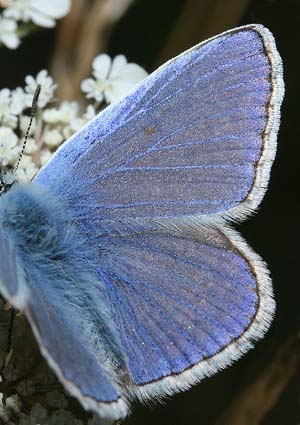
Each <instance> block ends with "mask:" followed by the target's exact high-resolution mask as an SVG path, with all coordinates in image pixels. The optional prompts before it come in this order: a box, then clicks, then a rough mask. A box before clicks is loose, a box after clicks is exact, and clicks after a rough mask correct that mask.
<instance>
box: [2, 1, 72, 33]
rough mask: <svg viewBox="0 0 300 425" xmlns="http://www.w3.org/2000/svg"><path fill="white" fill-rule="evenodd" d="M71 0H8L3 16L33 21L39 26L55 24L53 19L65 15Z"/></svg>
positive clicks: (47, 26) (49, 26)
mask: <svg viewBox="0 0 300 425" xmlns="http://www.w3.org/2000/svg"><path fill="white" fill-rule="evenodd" d="M70 7H71V0H51V1H49V0H10V1H9V7H8V8H7V9H6V10H5V11H4V16H5V17H7V18H12V19H15V20H16V21H23V22H28V21H33V22H34V23H35V24H36V25H39V26H41V27H46V28H51V27H54V26H55V20H56V19H60V18H62V17H63V16H65V15H66V14H67V13H68V12H69V10H70Z"/></svg>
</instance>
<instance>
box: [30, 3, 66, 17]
mask: <svg viewBox="0 0 300 425" xmlns="http://www.w3.org/2000/svg"><path fill="white" fill-rule="evenodd" d="M31 8H32V9H35V10H36V11H37V12H38V13H39V14H41V13H42V14H43V15H47V16H49V18H54V19H59V18H62V17H63V16H65V15H66V14H67V13H68V12H69V11H70V8H71V0H51V1H49V0H31Z"/></svg>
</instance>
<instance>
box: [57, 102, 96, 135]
mask: <svg viewBox="0 0 300 425" xmlns="http://www.w3.org/2000/svg"><path fill="white" fill-rule="evenodd" d="M95 116H96V110H95V108H94V106H93V105H88V106H87V108H86V111H85V113H84V114H83V115H82V117H77V118H75V119H73V120H72V121H71V122H70V127H69V129H70V135H71V134H73V133H75V132H76V131H78V130H80V129H81V128H82V127H83V126H84V125H85V124H86V123H88V122H89V121H90V120H91V119H93V118H94V117H95ZM64 134H65V132H64Z"/></svg>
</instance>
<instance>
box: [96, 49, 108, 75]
mask: <svg viewBox="0 0 300 425" xmlns="http://www.w3.org/2000/svg"><path fill="white" fill-rule="evenodd" d="M110 69H111V58H110V56H108V55H107V54H106V53H102V54H101V55H98V56H96V57H95V59H94V60H93V74H94V76H95V78H96V79H106V78H107V77H108V74H109V71H110Z"/></svg>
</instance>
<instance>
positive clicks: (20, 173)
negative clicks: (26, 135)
mask: <svg viewBox="0 0 300 425" xmlns="http://www.w3.org/2000/svg"><path fill="white" fill-rule="evenodd" d="M0 156H1V154H0ZM36 172H37V167H36V165H35V163H34V162H33V161H32V158H31V156H30V155H23V156H22V159H21V161H20V164H19V168H18V170H17V177H18V180H19V181H20V182H21V183H28V182H29V181H30V180H31V179H32V177H33V176H34V175H35V174H36Z"/></svg>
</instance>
